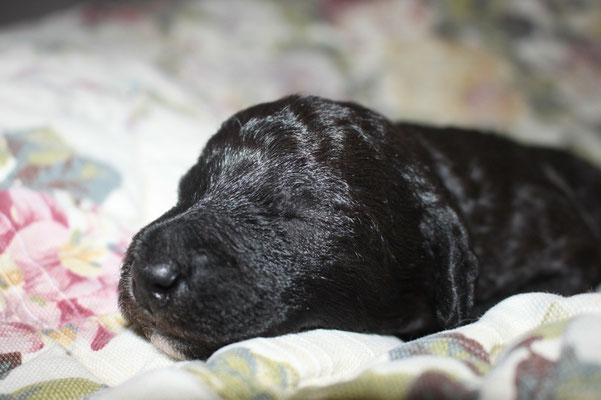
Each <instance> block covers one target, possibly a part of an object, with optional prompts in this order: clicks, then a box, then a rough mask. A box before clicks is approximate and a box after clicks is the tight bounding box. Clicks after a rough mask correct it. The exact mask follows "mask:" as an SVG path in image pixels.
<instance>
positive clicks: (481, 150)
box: [119, 96, 601, 358]
mask: <svg viewBox="0 0 601 400" xmlns="http://www.w3.org/2000/svg"><path fill="white" fill-rule="evenodd" d="M600 281H601V172H600V171H599V170H597V169H595V168H593V167H592V166H591V165H589V164H587V163H586V162H584V161H581V160H579V159H577V158H575V157H572V156H570V155H568V154H566V153H563V152H560V151H556V150H551V149H543V148H537V147H527V146H521V145H518V144H515V143H513V142H511V141H509V140H506V139H503V138H500V137H498V136H495V135H491V134H483V133H479V132H473V131H467V130H460V129H437V128H432V127H426V126H418V125H411V124H393V123H391V122H389V121H388V120H386V119H385V118H383V117H381V116H380V115H378V114H376V113H374V112H372V111H369V110H367V109H365V108H363V107H360V106H358V105H356V104H352V103H339V102H333V101H328V100H325V99H321V98H317V97H301V96H291V97H286V98H284V99H281V100H279V101H276V102H273V103H268V104H261V105H258V106H255V107H252V108H249V109H247V110H244V111H242V112H240V113H238V114H236V115H234V116H233V117H232V118H230V119H229V120H227V121H226V122H225V123H224V124H223V126H222V127H221V129H220V130H219V131H218V132H217V134H216V135H215V136H213V138H212V139H211V140H210V141H209V142H208V144H207V145H206V148H205V149H204V151H203V152H202V154H201V156H200V158H199V159H198V162H197V163H196V165H194V166H193V167H192V168H191V169H190V170H189V171H188V172H187V173H186V175H185V176H184V177H183V178H182V180H181V182H180V187H179V201H178V203H177V205H175V207H173V208H172V209H171V210H169V211H168V212H167V213H166V214H164V215H163V216H162V217H160V218H159V219H157V220H156V221H154V222H152V223H151V224H149V225H148V226H146V227H145V228H144V229H142V230H141V231H140V232H139V233H138V234H137V235H136V236H135V237H134V239H133V242H132V244H131V246H130V247H129V250H128V252H127V255H126V257H125V260H124V264H123V269H122V275H121V281H120V284H119V290H120V295H119V301H120V306H121V310H122V311H123V313H124V314H125V317H126V318H127V319H128V320H129V321H130V322H131V323H132V324H133V325H135V326H137V327H139V328H141V330H142V331H143V332H144V333H145V334H146V335H147V336H148V337H150V339H151V341H152V342H153V343H155V344H157V345H158V346H159V347H161V348H163V349H164V350H165V351H167V352H168V353H170V354H172V355H174V356H176V357H188V358H204V357H206V356H208V355H209V354H210V353H211V352H212V351H214V350H215V349H217V348H218V347H220V346H223V345H225V344H228V343H232V342H235V341H239V340H242V339H246V338H250V337H255V336H275V335H280V334H284V333H289V332H298V331H302V330H307V329H311V328H318V327H319V328H335V329H345V330H352V331H360V332H375V333H386V334H396V335H399V336H401V337H402V338H412V337H416V336H419V335H423V334H426V333H429V332H434V331H437V330H442V329H445V328H451V327H455V326H458V325H461V324H464V323H467V322H469V321H472V320H474V319H475V318H476V317H477V316H479V315H481V314H482V313H483V312H484V311H485V310H486V309H488V308H489V307H490V306H492V305H494V304H495V303H497V302H498V301H500V300H502V299H503V298H505V297H507V296H509V295H511V294H514V293H518V292H526V291H549V292H554V293H560V294H564V295H570V294H574V293H578V292H583V291H587V290H591V289H592V288H594V286H595V285H596V284H597V283H599V282H600Z"/></svg>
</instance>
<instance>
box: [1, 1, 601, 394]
mask: <svg viewBox="0 0 601 400" xmlns="http://www.w3.org/2000/svg"><path fill="white" fill-rule="evenodd" d="M435 4H438V5H435ZM599 43H601V4H598V3H595V2H574V3H573V4H571V5H564V3H561V2H536V1H532V2H519V1H511V2H496V1H491V2H480V1H463V2H445V3H443V2H440V3H431V2H425V1H417V0H411V1H398V2H397V1H388V0H378V1H360V0H358V1H341V0H320V1H317V0H312V1H307V2H293V1H282V2H277V1H275V0H261V1H253V2H249V1H227V2H224V1H197V2H194V1H188V2H146V3H132V4H129V3H112V5H103V6H99V5H88V6H82V7H78V8H74V9H70V10H67V11H63V12H60V13H58V14H56V15H52V16H50V17H47V18H45V19H43V20H40V21H37V22H35V23H30V24H27V25H22V26H14V27H10V28H5V29H4V30H2V31H0V132H1V136H0V294H1V296H0V311H1V316H0V397H1V398H19V399H21V398H22V399H30V398H31V399H34V398H60V399H62V398H69V399H77V398H83V397H88V396H90V397H98V398H106V399H113V398H123V399H132V398H141V399H151V398H156V399H163V398H177V399H183V398H282V397H287V398H288V397H289V398H299V399H300V398H303V399H304V398H353V397H354V398H398V397H403V396H406V397H420V398H422V397H427V396H429V397H431V398H478V397H482V398H524V399H531V398H551V397H559V398H568V397H570V398H599V397H601V341H599V340H598V338H599V337H600V336H601V293H588V294H582V295H578V296H574V297H571V298H561V297H559V296H555V295H551V294H544V293H529V294H523V295H519V296H514V297H512V298H509V299H507V300H505V301H504V302H502V303H500V304H499V305H497V306H496V307H495V308H493V309H492V310H490V311H489V312H488V313H487V314H485V315H484V316H483V317H482V318H481V319H480V320H479V321H476V322H474V323H473V324H471V325H468V326H465V327H462V328H458V329H455V330H452V331H447V332H442V333H439V334H435V335H432V336H429V337H425V338H421V339H418V340H416V341H413V342H409V343H403V342H401V341H400V340H399V339H397V338H394V337H386V336H376V335H364V334H358V333H349V332H341V331H325V330H317V331H310V332H305V333H301V334H296V335H287V336H283V337H278V338H268V339H266V338H257V339H252V340H249V341H246V342H242V343H236V344H233V345H230V346H228V347H226V348H224V349H221V350H220V351H218V352H217V353H216V354H214V355H213V356H212V357H211V358H210V359H209V360H208V361H207V362H201V361H190V362H175V361H173V360H171V359H169V358H168V357H167V356H165V355H163V354H161V353H160V352H159V351H157V350H156V349H155V348H154V347H153V346H152V345H150V344H149V343H148V342H147V341H146V340H145V339H143V338H141V337H139V336H137V335H136V334H134V333H133V332H132V331H130V330H129V329H128V328H127V326H126V325H125V323H124V321H123V319H122V317H121V316H120V314H119V312H118V310H117V303H116V286H117V281H118V274H119V267H120V262H121V258H122V256H123V252H124V250H125V248H126V247H127V244H128V241H129V239H130V237H131V235H132V234H133V233H134V232H135V231H136V230H137V229H138V228H139V227H141V226H142V225H143V224H144V223H146V222H148V221H150V220H152V219H153V218H155V217H156V216H158V215H159V214H160V213H161V212H162V211H164V210H166V209H167V208H168V207H169V206H170V205H171V204H172V203H173V202H174V200H175V193H176V190H175V188H176V185H177V182H178V178H179V176H180V175H181V174H182V173H183V172H184V171H185V169H186V168H187V167H188V166H189V165H190V164H191V163H192V162H193V161H194V159H195V158H196V156H197V155H198V152H199V151H200V149H201V148H202V146H203V144H204V143H205V141H206V140H207V139H208V137H210V135H211V133H212V132H214V131H215V130H216V128H217V127H218V125H219V123H220V121H221V120H223V119H224V118H226V117H227V116H228V115H229V114H231V113H232V112H234V111H237V110H238V109H240V108H243V107H245V106H248V105H251V104H253V103H257V102H260V101H265V100H270V99H274V98H277V97H279V96H282V95H284V94H288V93H292V92H306V93H314V94H320V95H324V96H328V97H333V98H338V99H353V100H357V101H359V102H362V103H364V104H366V105H368V106H370V107H372V108H375V109H378V110H380V111H382V112H384V113H385V114H387V115H388V116H390V117H392V118H408V119H413V120H426V121H428V122H433V123H441V124H447V123H453V124H461V125H469V126H487V127H492V128H495V129H498V130H502V131H509V132H513V134H514V135H515V136H516V137H517V138H518V139H522V140H528V141H536V142H543V143H547V144H553V145H561V146H562V147H565V148H570V149H571V150H572V151H574V152H577V153H579V154H580V155H582V156H583V157H587V158H589V159H590V160H592V161H594V162H599V161H601V135H600V134H599V127H600V126H601V119H600V117H599V116H600V115H601V47H600V45H599ZM500 245H502V244H500ZM600 268H601V266H600ZM408 306H410V305H408Z"/></svg>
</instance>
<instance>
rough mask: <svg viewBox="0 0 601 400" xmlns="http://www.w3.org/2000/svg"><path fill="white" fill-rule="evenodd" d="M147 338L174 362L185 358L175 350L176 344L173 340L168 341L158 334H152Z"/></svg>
mask: <svg viewBox="0 0 601 400" xmlns="http://www.w3.org/2000/svg"><path fill="white" fill-rule="evenodd" d="M148 336H149V339H150V342H151V343H152V344H153V345H155V347H157V348H158V349H159V350H161V351H162V352H163V353H165V354H167V355H168V356H169V357H171V358H173V359H174V360H178V361H179V360H184V359H185V358H186V356H185V355H184V354H183V353H182V352H181V351H179V350H178V349H177V348H176V346H177V345H176V343H174V342H173V340H171V339H169V338H168V337H166V336H163V335H162V334H160V333H158V332H153V333H151V334H150V335H148Z"/></svg>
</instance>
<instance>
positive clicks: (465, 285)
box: [420, 204, 478, 329]
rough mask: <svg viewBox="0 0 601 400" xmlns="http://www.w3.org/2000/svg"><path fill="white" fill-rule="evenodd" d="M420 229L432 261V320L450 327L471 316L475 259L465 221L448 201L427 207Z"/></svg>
mask: <svg viewBox="0 0 601 400" xmlns="http://www.w3.org/2000/svg"><path fill="white" fill-rule="evenodd" d="M420 230H421V232H422V234H423V235H424V237H425V239H426V250H427V252H428V253H429V255H430V261H431V262H432V263H433V265H432V267H433V275H434V276H433V284H434V305H435V307H436V320H437V322H438V324H439V325H440V327H442V328H444V329H448V328H453V327H455V326H458V325H460V324H462V323H463V322H465V321H466V320H468V319H470V318H471V317H472V314H471V313H472V307H473V305H474V290H475V284H476V279H477V277H478V260H477V259H476V257H475V256H474V254H473V252H472V251H471V249H470V245H469V235H468V232H467V229H466V227H465V224H464V223H463V221H461V219H460V216H459V215H458V214H457V213H456V212H455V210H453V208H452V207H451V206H450V205H448V204H445V205H441V204H437V205H431V206H430V207H428V209H426V210H425V215H424V218H423V219H422V221H421V224H420Z"/></svg>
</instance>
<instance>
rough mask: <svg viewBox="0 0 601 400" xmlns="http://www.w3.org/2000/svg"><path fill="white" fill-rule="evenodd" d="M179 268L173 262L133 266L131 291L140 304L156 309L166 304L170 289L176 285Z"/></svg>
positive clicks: (150, 309) (152, 309)
mask: <svg viewBox="0 0 601 400" xmlns="http://www.w3.org/2000/svg"><path fill="white" fill-rule="evenodd" d="M179 276H180V274H179V270H178V268H177V266H176V265H173V264H154V265H145V266H143V267H140V268H135V269H134V273H133V282H132V286H133V293H134V296H135V298H136V299H137V300H138V302H139V303H140V305H142V306H143V307H144V308H146V309H147V310H149V311H157V310H158V308H162V307H164V306H165V305H166V304H167V301H168V299H169V293H170V291H171V290H172V289H173V288H174V287H175V286H177V281H178V278H179Z"/></svg>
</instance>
